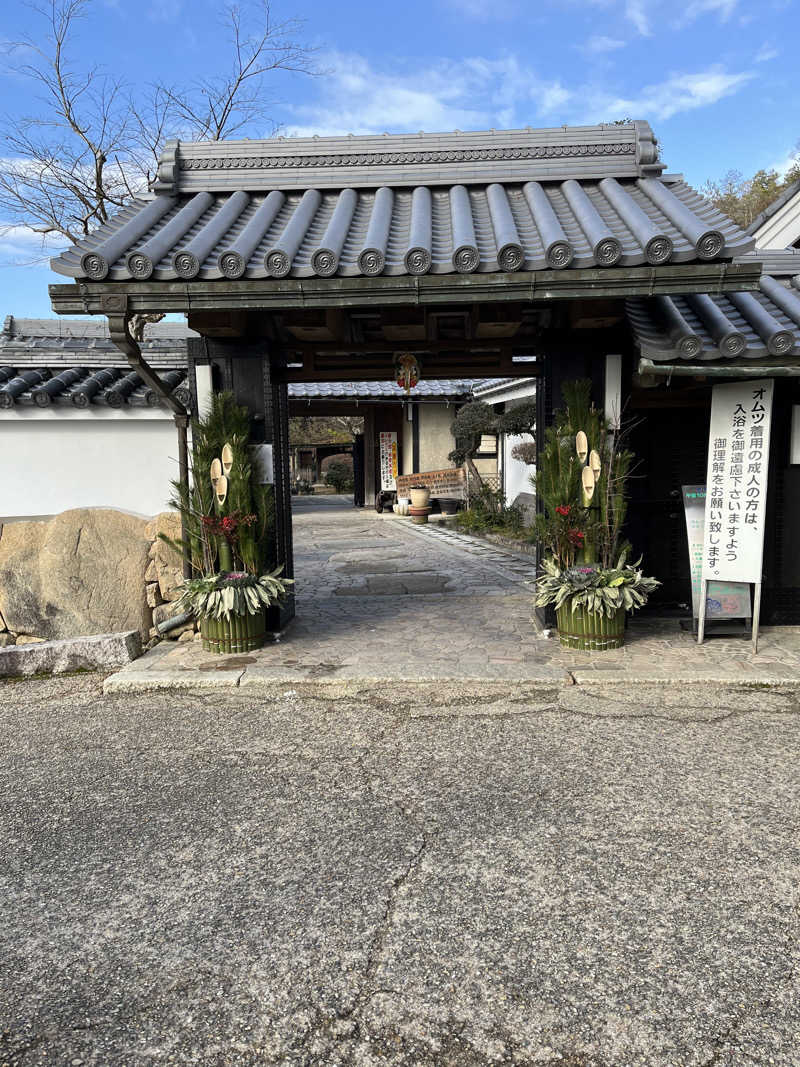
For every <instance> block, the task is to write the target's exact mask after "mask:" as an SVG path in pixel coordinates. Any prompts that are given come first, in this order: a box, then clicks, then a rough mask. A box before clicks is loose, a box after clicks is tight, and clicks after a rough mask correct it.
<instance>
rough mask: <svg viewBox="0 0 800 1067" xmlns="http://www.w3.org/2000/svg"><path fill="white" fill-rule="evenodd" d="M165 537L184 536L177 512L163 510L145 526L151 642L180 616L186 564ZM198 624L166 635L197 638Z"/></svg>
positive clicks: (146, 594) (177, 537) (145, 576)
mask: <svg viewBox="0 0 800 1067" xmlns="http://www.w3.org/2000/svg"><path fill="white" fill-rule="evenodd" d="M161 534H163V535H164V536H166V537H169V538H170V539H171V540H178V539H179V538H180V536H181V518H180V515H179V514H178V513H177V512H176V511H162V512H161V514H160V515H156V516H155V518H153V519H151V520H150V522H148V523H147V525H146V526H145V535H146V537H147V540H148V542H149V547H148V551H147V557H148V563H147V570H146V571H145V575H144V580H145V589H144V595H145V599H146V601H147V605H148V607H149V608H150V610H151V612H152V617H153V625H152V628H151V629H150V631H149V637H150V640H151V641H156V640H158V638H159V634H158V631H157V630H156V626H158V624H159V623H161V622H164V621H165V620H166V619H169V618H172V616H173V615H176V614H178V613H179V612H178V609H177V608H176V607H175V601H176V600H177V599H178V597H179V595H180V591H179V588H178V587H179V586H180V583H181V582H182V580H183V563H182V560H181V557H180V556H179V555H178V553H177V552H175V550H174V549H173V548H171V547H170V546H169V545H167V544H165V543H164V541H163V540H162V538H161V537H160V536H159V535H161ZM195 629H196V626H195V623H194V622H188V623H185V624H184V625H182V626H178V627H176V629H174V630H170V631H169V633H166V634H164V635H163V637H164V638H167V639H168V640H180V641H189V640H191V639H192V638H193V637H194V633H195Z"/></svg>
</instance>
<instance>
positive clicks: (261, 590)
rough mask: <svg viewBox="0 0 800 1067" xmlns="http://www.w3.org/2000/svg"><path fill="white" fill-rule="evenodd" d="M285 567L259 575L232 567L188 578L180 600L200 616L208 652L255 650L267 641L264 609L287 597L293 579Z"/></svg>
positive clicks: (203, 638)
mask: <svg viewBox="0 0 800 1067" xmlns="http://www.w3.org/2000/svg"><path fill="white" fill-rule="evenodd" d="M281 570H282V568H281V567H277V568H276V569H275V570H274V571H272V572H271V573H270V574H262V575H260V576H256V575H254V574H248V572H247V571H228V572H227V573H226V572H222V573H220V574H211V575H209V576H208V577H199V578H187V579H186V580H185V581H184V582H183V592H182V594H181V597H180V600H179V601H178V604H179V606H180V607H181V608H183V609H184V610H185V611H191V612H192V613H193V614H194V616H195V618H196V619H199V620H200V635H201V638H202V642H203V648H204V649H205V650H206V651H208V652H252V651H253V650H254V649H256V648H260V647H261V646H262V645H263V643H264V633H265V620H264V609H265V608H267V607H269V606H270V605H272V604H276V603H278V602H280V601H281V600H283V599H284V598H285V596H286V586H287V585H288V584H290V582H291V579H281V578H280V577H279V574H280V572H281Z"/></svg>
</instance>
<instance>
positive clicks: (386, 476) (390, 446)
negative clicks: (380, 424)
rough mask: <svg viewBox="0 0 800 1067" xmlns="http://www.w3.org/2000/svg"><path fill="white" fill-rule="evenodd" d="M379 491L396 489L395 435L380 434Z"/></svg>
mask: <svg viewBox="0 0 800 1067" xmlns="http://www.w3.org/2000/svg"><path fill="white" fill-rule="evenodd" d="M380 463H381V489H383V490H388V489H396V488H397V482H396V481H395V479H396V478H397V434H396V433H381V434H380Z"/></svg>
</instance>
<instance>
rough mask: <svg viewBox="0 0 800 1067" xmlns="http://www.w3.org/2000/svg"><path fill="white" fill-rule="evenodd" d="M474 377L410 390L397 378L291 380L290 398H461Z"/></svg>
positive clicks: (445, 381) (434, 382)
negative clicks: (396, 381) (396, 380)
mask: <svg viewBox="0 0 800 1067" xmlns="http://www.w3.org/2000/svg"><path fill="white" fill-rule="evenodd" d="M473 384H474V382H473V380H472V379H456V380H448V379H439V380H435V379H432V380H430V381H426V380H424V379H423V380H422V381H420V382H419V383H418V384H417V385H416V386H415V387H414V388H413V389H412V390H411V391H410V392H409V393H406V391H405V390H404V389H401V388H400V386H399V385H397V384H396V383H395V382H389V381H385V382H291V383H290V384H289V399H290V400H305V399H309V400H312V399H322V398H324V399H328V400H352V399H355V400H370V399H371V400H377V399H390V400H408V401H412V402H413V401H415V400H460V399H464V398H466V397H468V396H469V395H470V393H471V391H472V387H473Z"/></svg>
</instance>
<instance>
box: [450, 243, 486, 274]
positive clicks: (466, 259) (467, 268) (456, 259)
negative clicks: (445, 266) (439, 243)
mask: <svg viewBox="0 0 800 1067" xmlns="http://www.w3.org/2000/svg"><path fill="white" fill-rule="evenodd" d="M479 263H480V255H479V253H478V249H477V248H476V247H475V246H474V245H461V247H460V248H457V249H456V250H455V252H454V253H453V266H454V267H455V269H456V270H457V271H458V273H459V274H472V273H473V272H474V271H476V270H477V269H478V264H479Z"/></svg>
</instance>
